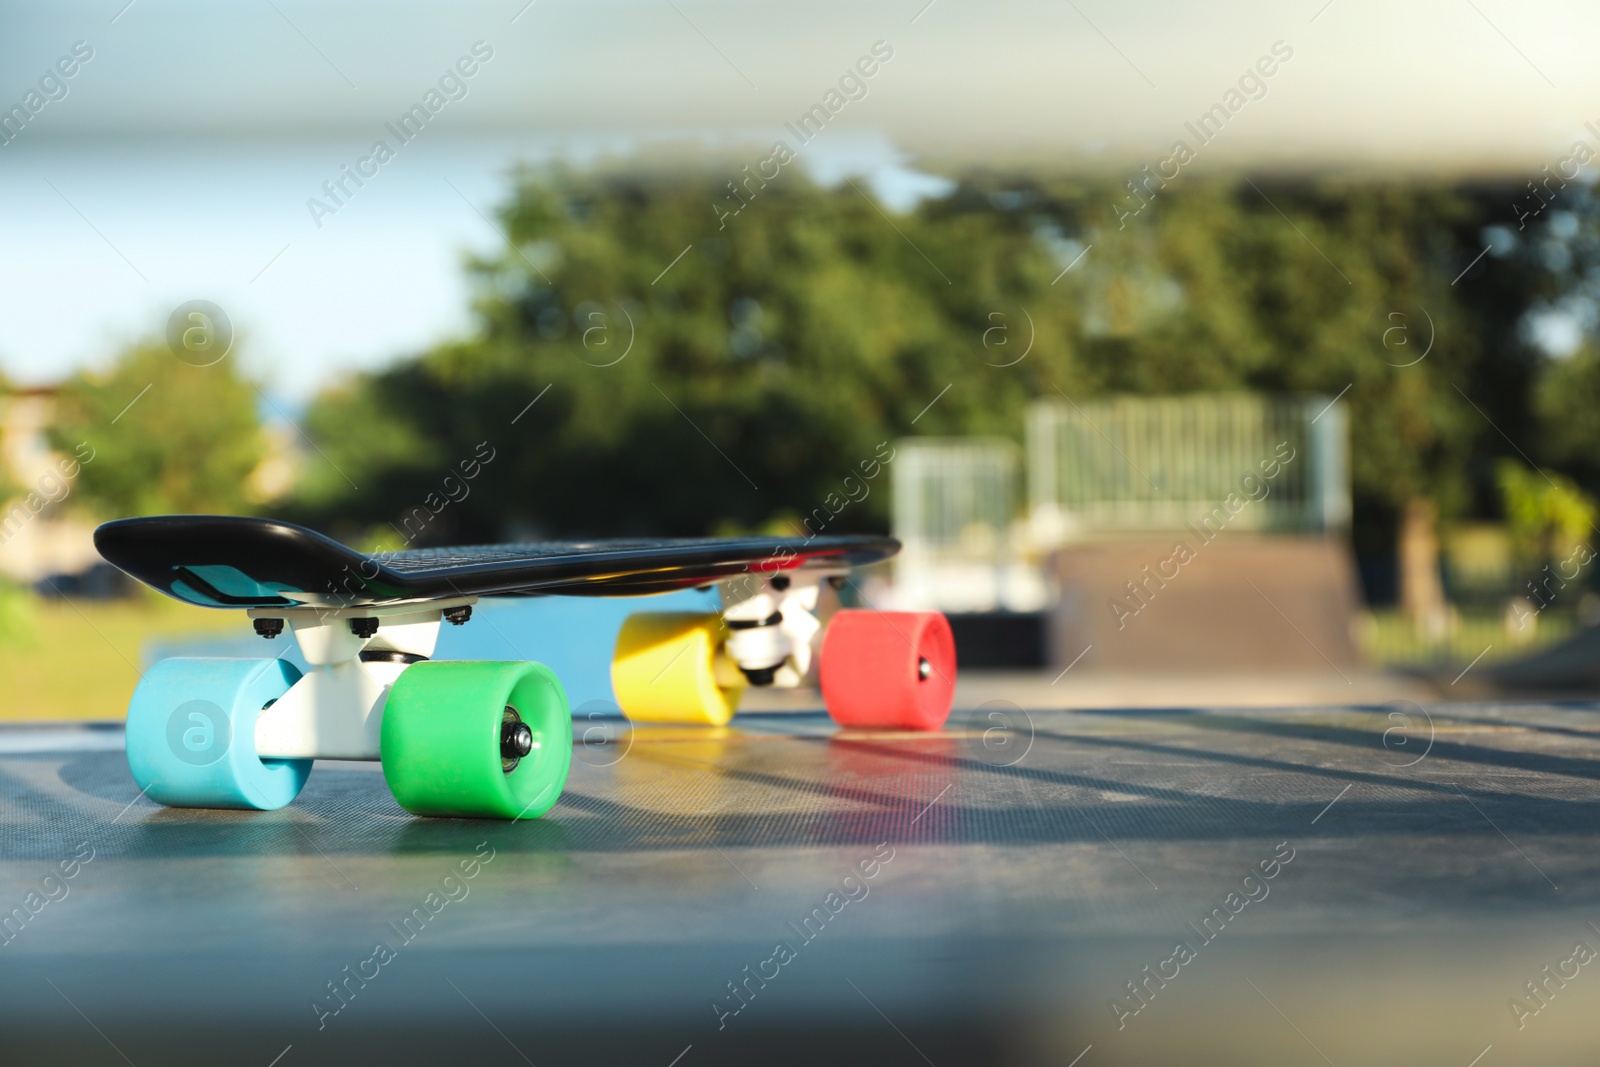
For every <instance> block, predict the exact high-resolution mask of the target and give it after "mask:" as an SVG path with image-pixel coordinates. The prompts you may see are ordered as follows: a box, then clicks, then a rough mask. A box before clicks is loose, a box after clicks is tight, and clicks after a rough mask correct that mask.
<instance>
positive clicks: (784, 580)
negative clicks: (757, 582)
mask: <svg viewBox="0 0 1600 1067" xmlns="http://www.w3.org/2000/svg"><path fill="white" fill-rule="evenodd" d="M772 588H774V589H776V590H777V591H778V592H780V593H781V592H783V591H784V590H785V589H787V588H789V576H788V575H787V574H776V575H773V577H772Z"/></svg>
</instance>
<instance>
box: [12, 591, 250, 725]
mask: <svg viewBox="0 0 1600 1067" xmlns="http://www.w3.org/2000/svg"><path fill="white" fill-rule="evenodd" d="M26 617H27V619H28V626H27V630H28V632H27V633H24V634H16V633H13V634H11V635H9V636H7V637H5V638H4V639H3V640H0V679H4V684H0V721H5V722H25V721H39V720H46V719H53V720H61V719H120V718H122V717H123V716H124V715H125V714H126V713H127V710H128V697H129V696H130V695H132V693H133V687H134V685H135V683H137V682H138V680H139V668H140V665H141V660H140V653H141V651H142V649H143V647H144V643H145V640H146V639H147V638H150V637H155V636H173V635H178V634H196V635H211V634H228V633H238V634H248V633H249V632H250V630H249V623H248V622H247V621H246V620H245V617H244V615H243V614H242V613H240V612H236V611H212V610H208V609H206V608H196V607H190V606H189V605H187V604H180V603H178V602H177V601H176V600H171V599H168V598H167V597H163V596H159V595H155V594H150V595H147V596H141V597H139V598H137V599H133V600H117V601H90V600H81V599H74V600H72V601H71V602H67V601H61V600H33V599H30V601H29V602H28V606H27V609H26Z"/></svg>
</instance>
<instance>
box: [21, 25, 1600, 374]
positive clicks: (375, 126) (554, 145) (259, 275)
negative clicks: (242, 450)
mask: <svg viewBox="0 0 1600 1067" xmlns="http://www.w3.org/2000/svg"><path fill="white" fill-rule="evenodd" d="M1597 30H1600V5H1594V4H1592V3H1590V4H1580V3H1576V2H1567V0H1561V2H1554V0H1547V2H1532V3H1512V2H1510V0H1437V2H1435V0H1417V2H1413V3H1406V4H1404V5H1399V4H1394V3H1392V2H1363V0H1332V2H1331V3H1330V2H1327V0H1308V2H1299V0H1276V2H1267V0H1230V2H1223V3H1209V4H1204V5H1200V4H1193V3H1175V2H1166V0H1163V2H1144V3H1138V2H1126V3H1118V2H1114V0H1074V2H1072V3H1066V2H1051V3H1043V2H1039V3H1035V2H1020V0H989V2H984V3H979V2H975V0H933V2H932V3H929V2H928V0H892V2H891V0H857V2H852V3H838V2H818V3H809V4H794V3H776V2H766V0H746V2H741V3H724V2H720V0H718V2H710V0H590V2H588V3H575V2H571V0H534V2H533V3H528V2H527V0H504V2H500V0H496V2H492V3H490V2H470V0H469V2H461V3H453V4H451V5H449V6H448V7H446V6H436V5H424V4H421V3H415V2H409V3H408V2H401V3H377V2H350V0H328V2H323V3H306V2H300V0H240V2H237V3H229V4H202V3H191V2H166V3H164V2H161V0H134V2H133V3H131V4H129V3H128V2H127V0H106V2H99V0H96V2H93V3H87V2H84V3H66V4H59V5H51V6H49V7H48V8H46V7H43V6H42V5H40V6H32V5H30V6H27V7H26V8H25V9H24V7H23V5H8V6H7V7H6V8H5V9H4V10H0V108H3V107H9V106H11V104H13V103H17V104H23V103H25V102H26V94H27V93H28V92H29V91H30V89H38V88H39V86H40V82H41V79H45V80H46V86H45V89H46V90H48V93H49V95H51V96H56V97H59V98H57V99H52V100H49V101H48V102H47V103H45V104H44V105H43V106H42V107H41V108H40V109H39V110H38V113H37V114H34V115H32V116H31V117H30V119H29V121H28V122H27V123H26V124H25V125H24V126H23V127H22V129H21V131H20V132H19V133H16V134H15V136H14V137H12V139H11V140H10V141H9V142H8V143H5V144H0V205H3V207H0V212H3V213H0V370H3V371H4V372H5V373H6V374H7V375H9V376H11V377H12V378H13V379H16V380H19V381H22V382H26V383H47V382H50V381H54V380H57V379H59V378H60V377H62V376H63V375H65V374H68V373H70V372H72V371H73V370H75V369H77V368H79V367H82V366H85V365H92V364H94V363H96V362H102V361H104V360H105V359H107V358H108V357H109V356H110V355H111V354H112V353H113V352H115V350H116V348H117V347H118V346H119V345H121V344H124V343H126V342H128V341H130V340H133V339H135V338H138V337H142V336H154V335H159V334H160V333H161V332H162V331H163V329H164V326H165V322H166V320H167V317H168V316H169V315H170V313H171V312H172V310H173V309H174V308H176V307H178V306H179V305H180V304H183V303H184V302H186V301H190V300H195V299H206V300H211V301H213V302H215V303H216V304H218V305H219V306H221V307H222V308H224V309H225V310H226V311H227V313H228V315H229V316H230V318H231V319H232V321H233V323H234V326H235V329H236V330H237V332H238V336H239V340H238V343H237V346H236V351H237V356H236V358H238V359H240V360H241V361H243V363H244V364H245V366H246V367H247V368H248V369H249V370H250V371H251V372H252V373H254V374H256V375H257V376H259V377H261V378H263V379H264V380H266V381H267V383H268V385H269V387H270V388H271V389H272V390H274V391H275V392H277V393H278V394H280V395H282V396H285V397H289V398H297V399H304V398H306V397H308V396H309V395H310V394H311V393H313V392H314V391H315V390H316V389H317V388H319V387H321V386H322V385H324V384H326V383H327V382H329V381H330V380H332V379H333V378H335V377H337V376H338V375H339V374H340V373H345V372H349V371H351V370H355V369H359V368H367V367H374V366H378V365H381V364H383V363H385V362H387V361H389V360H393V359H395V358H399V357H401V356H404V355H407V354H410V353H414V352H416V351H419V350H421V349H423V348H425V347H427V346H428V345H429V344H431V343H434V342H436V341H438V340H441V339H443V338H447V337H450V336H453V335H459V334H461V333H463V332H465V331H467V330H469V329H470V327H471V322H470V316H469V313H468V300H469V297H470V294H469V292H468V290H467V288H466V283H465V278H464V276H463V273H462V271H461V262H462V257H463V254H464V253H465V252H466V251H468V250H479V251H486V250H489V249H492V248H494V247H495V246H496V245H498V244H500V243H501V242H502V238H501V237H500V235H499V233H498V231H497V229H496V227H495V224H494V222H493V221H492V220H493V218H494V211H495V208H496V206H497V205H498V204H500V203H501V202H502V201H503V200H504V199H505V197H506V195H507V190H508V178H507V175H508V174H509V172H510V171H511V169H512V168H513V167H514V166H515V165H517V164H518V163H535V164H538V163H541V162H549V161H552V160H564V161H568V162H574V163H578V164H582V163H584V162H585V161H593V160H595V159H599V158H606V157H610V158H616V157H621V158H624V159H626V158H628V157H630V156H635V155H644V156H646V157H649V156H652V155H656V154H660V153H663V152H669V151H672V152H678V153H682V152H703V153H722V154H733V155H738V154H739V153H740V152H741V151H743V150H744V147H745V146H766V145H770V144H771V142H772V141H773V140H775V139H783V140H785V141H786V142H788V143H790V144H791V145H794V144H795V140H794V138H793V136H792V134H791V133H789V132H787V127H786V126H785V124H786V123H793V122H794V121H795V120H796V119H797V118H798V117H799V116H800V115H801V114H803V113H804V112H805V111H806V110H807V109H808V108H810V107H811V106H812V105H813V104H816V103H818V102H820V101H822V100H823V99H824V96H825V94H826V93H827V92H828V91H829V90H830V89H832V88H834V87H835V86H837V85H838V83H839V79H840V77H841V76H842V75H843V74H844V73H845V72H846V71H847V70H848V69H850V68H852V67H853V66H854V65H855V64H857V63H858V61H860V60H861V59H862V58H863V57H868V56H871V55H872V54H873V50H874V48H876V49H877V52H878V55H879V56H882V55H883V54H884V53H885V52H887V53H888V57H887V58H883V59H880V60H879V61H878V62H877V63H876V64H875V70H874V72H873V74H872V76H871V77H870V78H865V79H863V80H862V84H863V86H864V89H863V92H864V95H861V98H860V99H856V100H852V101H851V102H850V103H849V104H848V106H846V107H845V108H844V109H843V110H842V111H841V113H840V114H839V116H838V118H837V119H836V120H834V121H833V122H831V123H830V125H829V126H828V128H827V130H826V131H825V133H824V134H823V135H822V136H819V137H817V138H816V139H815V140H814V141H812V142H811V143H810V144H807V145H806V146H805V147H804V150H803V151H802V152H801V153H800V161H801V163H802V165H803V166H804V167H805V168H806V169H807V170H808V171H809V172H810V173H812V174H813V175H814V176H815V177H817V178H818V179H819V180H823V181H825V182H833V181H838V180H840V179H842V177H844V176H845V175H847V174H850V175H859V176H861V177H863V178H865V179H866V183H867V184H868V185H869V187H870V188H871V189H872V190H873V191H874V192H875V193H876V195H878V196H879V197H880V198H881V199H883V200H884V201H885V203H886V205H887V206H889V207H890V208H891V209H892V210H904V209H906V208H908V207H910V206H911V205H912V204H914V203H915V201H916V199H917V198H918V197H919V196H923V195H930V194H935V193H937V192H938V190H939V188H940V183H939V182H938V181H936V180H933V179H931V178H929V177H928V176H927V175H928V173H930V172H937V173H949V172H951V171H952V170H954V169H959V168H961V167H964V166H973V165H986V166H996V165H998V166H1004V165H1011V164H1019V163H1020V164H1035V163H1048V164H1051V165H1061V166H1076V167H1086V168H1097V169H1108V170H1113V171H1116V170H1127V171H1129V172H1130V173H1131V172H1132V170H1133V169H1135V168H1136V167H1137V166H1138V165H1139V164H1140V163H1145V162H1149V163H1155V162H1156V161H1158V160H1160V159H1162V158H1164V157H1165V156H1166V155H1167V154H1168V152H1169V149H1170V146H1171V144H1172V142H1173V141H1174V140H1175V139H1178V138H1184V139H1185V140H1191V141H1192V140H1193V138H1192V137H1191V136H1190V135H1188V134H1187V133H1186V130H1187V129H1188V126H1186V125H1185V124H1186V123H1187V124H1190V125H1192V124H1193V123H1194V122H1196V121H1197V120H1198V118H1199V117H1200V116H1201V115H1202V114H1204V113H1205V112H1206V111H1207V110H1208V109H1209V108H1210V107H1211V105H1212V104H1214V103H1217V102H1219V101H1222V100H1224V98H1225V94H1227V93H1228V92H1229V90H1230V89H1234V88H1236V87H1238V86H1239V85H1240V80H1241V78H1244V77H1246V76H1247V74H1248V72H1250V71H1252V70H1265V69H1267V68H1270V69H1271V70H1272V73H1271V75H1270V76H1267V75H1261V76H1260V77H1259V78H1253V79H1252V80H1251V81H1249V82H1248V83H1246V85H1245V87H1244V88H1245V91H1246V92H1248V93H1249V98H1248V99H1247V103H1246V104H1245V105H1244V106H1243V107H1242V108H1240V109H1239V110H1238V112H1237V114H1235V115H1234V116H1233V117H1232V119H1231V120H1230V121H1229V123H1228V125H1227V126H1226V127H1225V129H1224V130H1223V131H1222V132H1221V133H1220V134H1218V135H1216V137H1215V138H1214V140H1213V141H1212V142H1211V143H1209V144H1206V145H1205V146H1204V147H1203V149H1202V150H1201V151H1200V153H1199V154H1198V158H1197V159H1196V161H1195V162H1194V163H1192V164H1190V165H1189V166H1188V167H1187V168H1185V172H1186V173H1194V172H1197V171H1198V170H1199V169H1211V170H1213V171H1216V172H1224V171H1228V170H1230V169H1237V168H1245V167H1250V168H1290V169H1295V170H1301V171H1324V170H1351V169H1355V170H1379V171H1393V170H1397V169H1403V170H1407V171H1412V172H1429V173H1432V172H1439V173H1447V174H1463V173H1480V172H1495V173H1499V174H1513V175H1515V174H1522V173H1527V174H1528V175H1529V176H1530V177H1532V176H1534V175H1536V174H1537V173H1538V172H1539V168H1540V167H1541V166H1543V165H1544V164H1546V163H1551V164H1553V163H1554V162H1555V161H1556V160H1557V159H1559V158H1561V157H1562V156H1563V155H1564V154H1565V149H1566V147H1567V146H1568V145H1570V144H1571V143H1572V141H1573V140H1574V139H1575V138H1577V137H1580V136H1582V137H1586V138H1588V139H1589V141H1590V142H1591V144H1600V133H1596V134H1590V133H1587V132H1586V130H1585V128H1584V124H1585V123H1586V122H1593V123H1594V124H1595V126H1596V129H1597V130H1600V66H1597V65H1596V64H1594V63H1593V61H1592V49H1589V48H1588V47H1587V43H1588V42H1592V41H1594V40H1596V39H1600V36H1597V32H1596V31H1597ZM79 42H82V43H81V44H80V43H79ZM74 48H77V50H78V52H79V53H80V55H81V54H83V53H85V52H87V51H88V50H92V56H91V57H90V58H88V59H87V60H85V61H79V62H77V63H76V64H74V63H72V62H71V59H72V55H73V51H74ZM474 48H476V49H477V54H476V55H475V54H474ZM63 58H66V59H67V60H68V62H67V64H66V66H69V67H74V72H73V74H72V76H71V77H63V78H60V80H59V81H56V80H55V79H54V78H53V77H51V75H50V74H49V72H50V71H52V70H55V69H56V67H55V65H56V64H57V62H58V61H59V60H62V59H63ZM457 64H463V66H462V67H458V66H457ZM466 67H470V68H472V70H473V72H472V74H471V75H470V76H466V75H462V74H460V73H459V71H460V70H461V69H465V68H466ZM451 71H457V74H456V75H455V77H454V78H453V79H452V80H451V81H449V82H448V83H447V85H446V87H445V90H444V91H445V93H447V94H448V95H449V96H451V97H458V98H452V99H447V100H446V102H445V103H444V105H443V106H442V108H441V109H440V110H439V112H438V114H437V115H435V116H434V117H433V118H432V119H430V121H429V123H428V126H427V128H426V129H425V130H423V132H422V133H420V134H419V135H418V136H416V138H415V139H414V140H413V141H411V142H409V143H406V144H404V145H403V146H401V147H400V148H399V150H398V151H397V152H396V153H395V157H394V159H393V160H391V161H390V162H388V163H385V164H383V165H382V166H381V167H379V168H378V171H377V174H376V176H374V177H372V178H371V179H370V180H369V181H368V182H367V183H366V184H365V185H363V186H362V187H361V188H360V189H359V190H357V191H356V192H355V194H354V195H352V196H350V197H349V198H348V199H347V201H346V202H344V203H342V204H339V205H337V210H336V211H333V212H325V213H323V214H322V215H321V216H320V217H315V216H314V215H313V212H312V211H311V210H310V208H309V207H308V200H310V199H311V198H314V197H315V198H319V199H321V200H322V201H323V203H324V204H328V203H329V201H328V199H327V198H326V196H325V194H324V193H323V190H322V186H323V183H324V182H326V181H328V180H329V179H331V178H335V177H337V176H338V174H339V171H340V167H341V166H343V165H349V166H355V165H356V163H357V161H358V160H360V159H362V158H363V157H364V156H366V155H367V154H368V152H369V151H370V146H371V145H372V143H373V142H374V141H375V140H377V139H379V138H385V139H386V140H388V141H391V142H393V144H395V145H398V144H399V141H398V139H396V138H394V137H393V136H392V135H391V134H389V133H387V132H386V127H385V124H386V123H393V122H394V121H396V120H397V118H398V117H399V116H400V115H401V114H402V113H404V112H405V111H406V109H407V108H409V107H410V106H411V105H412V104H414V103H417V102H421V101H423V100H424V98H425V94H426V93H427V92H428V91H429V90H431V89H435V88H436V87H439V86H440V81H441V78H446V77H450V72H451ZM58 74H59V71H58ZM63 94H64V95H63ZM1196 143H1198V142H1196ZM709 210H710V209H709V207H708V212H709Z"/></svg>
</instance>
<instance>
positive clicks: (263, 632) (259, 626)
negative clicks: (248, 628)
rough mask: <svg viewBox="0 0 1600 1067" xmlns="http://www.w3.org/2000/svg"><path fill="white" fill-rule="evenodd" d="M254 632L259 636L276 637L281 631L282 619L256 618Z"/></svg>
mask: <svg viewBox="0 0 1600 1067" xmlns="http://www.w3.org/2000/svg"><path fill="white" fill-rule="evenodd" d="M255 622H256V634H257V635H258V636H260V637H269V638H270V637H277V636H278V635H279V634H281V633H283V620H282V619H257V620H256V621H255Z"/></svg>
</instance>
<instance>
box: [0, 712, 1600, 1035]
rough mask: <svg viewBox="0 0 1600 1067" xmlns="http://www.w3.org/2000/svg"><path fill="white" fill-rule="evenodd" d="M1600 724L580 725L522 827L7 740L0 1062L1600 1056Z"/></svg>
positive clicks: (1174, 719) (1308, 720) (769, 718)
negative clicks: (234, 787) (195, 788)
mask: <svg viewBox="0 0 1600 1067" xmlns="http://www.w3.org/2000/svg"><path fill="white" fill-rule="evenodd" d="M1596 710H1597V709H1596V707H1595V706H1592V705H1587V704H1543V705H1518V706H1502V705H1483V706H1466V707H1463V706H1452V707H1448V708H1445V707H1437V708H1430V709H1427V710H1426V711H1425V710H1423V709H1421V708H1417V707H1416V706H1414V705H1410V706H1403V707H1400V706H1397V707H1387V706H1386V707H1377V706H1375V707H1370V708H1336V709H1322V710H1310V711H1307V710H1296V711H1287V710H1272V709H1267V710H1261V709H1256V710H1250V711H1229V710H1223V709H1209V710H1205V709H1170V710H1155V711H1139V712H1117V711H1104V712H1093V711H1087V712H1085V711H1077V712H1065V711H1037V710H1036V711H1031V712H1025V711H1022V710H1020V709H1018V708H1016V707H1015V706H1014V705H1005V704H1004V703H1003V702H991V705H989V706H986V707H984V708H979V709H971V710H966V711H958V712H957V714H956V715H955V716H954V717H953V719H952V723H951V726H950V728H949V729H948V730H946V731H944V732H942V733H939V734H933V735H913V734H906V733H896V732H881V733H865V734H846V733H841V732H839V731H837V730H836V729H835V728H834V727H833V725H832V724H831V723H830V722H829V720H828V719H827V718H826V716H825V715H823V714H822V713H820V712H800V713H766V714H752V715H746V716H742V717H740V718H739V719H736V720H735V722H734V725H733V726H731V727H729V728H726V729H696V728H666V727H656V728H640V729H639V730H638V731H636V732H635V733H634V734H632V735H631V736H630V735H627V734H626V733H624V732H622V731H623V729H624V728H623V727H621V726H620V725H619V724H616V723H608V724H607V723H602V724H596V723H593V722H582V721H580V723H578V724H577V725H578V726H579V733H580V735H583V737H580V741H579V744H578V746H577V749H576V751H575V755H574V761H573V769H572V777H571V780H570V782H569V785H568V788H567V791H566V793H565V795H564V796H563V798H562V800H561V802H560V803H559V804H558V805H557V806H556V807H555V808H554V809H553V810H552V811H551V812H550V814H549V815H548V816H546V817H545V818H544V819H541V820H538V821H532V822H523V823H516V824H505V823H491V822H473V821H461V820H443V819H416V818H413V817H411V816H409V815H407V814H406V813H405V812H403V811H402V810H401V809H400V808H399V807H398V806H397V805H396V804H395V803H394V801H393V799H392V798H391V797H390V795H389V793H388V791H387V789H386V788H385V786H384V783H383V778H382V774H381V772H380V771H379V770H378V768H377V767H376V766H375V765H365V764H337V763H321V764H318V766H317V768H316V770H315V771H314V773H313V774H312V777H311V780H310V784H309V785H308V786H307V788H306V790H305V792H304V793H303V794H302V795H301V796H300V798H299V799H298V800H297V801H296V802H295V803H294V804H293V805H292V806H290V807H289V808H286V809H284V810H282V811H277V812H267V813H244V812H220V811H195V810H183V809H164V808H160V807H158V806H156V805H155V804H153V803H151V802H150V801H148V800H146V799H143V798H141V797H140V796H139V794H138V790H137V789H136V787H135V786H134V784H133V782H132V779H131V778H130V777H129V774H128V771H127V768H126V765H125V763H124V759H123V754H122V751H121V733H120V729H119V728H117V727H115V726H106V727H96V728H81V727H61V728H43V727H32V728H18V727H13V728H5V729H0V909H3V912H4V915H5V916H8V918H7V919H6V925H4V927H3V933H0V938H4V941H3V944H0V1063H4V1064H7V1065H10V1064H33V1063H41V1064H42V1063H52V1064H55V1063H85V1064H97V1063H105V1064H122V1063H132V1064H137V1065H139V1067H144V1065H146V1064H188V1063H194V1064H214V1063H229V1064H234V1063H238V1064H259V1065H261V1067H267V1065H269V1064H278V1065H279V1067H295V1065H299V1064H310V1063H318V1064H320V1063H330V1064H332V1063H340V1064H345V1063H369V1062H371V1063H377V1062H390V1063H460V1062H481V1063H495V1064H500V1063H503V1064H517V1063H534V1064H538V1065H540V1067H544V1065H547V1064H579V1063H604V1064H610V1063H639V1064H650V1065H658V1067H672V1065H677V1067H697V1065H701V1064H712V1063H718V1064H720V1063H841V1062H851V1063H854V1062H862V1063H868V1062H870V1063H873V1064H934V1065H937V1067H952V1065H959V1064H996V1063H1018V1064H1032V1063H1039V1064H1059V1065H1067V1064H1072V1063H1077V1064H1080V1065H1081V1067H1097V1065H1100V1064H1142V1063H1184V1064H1241V1063H1250V1064H1254V1063H1260V1064H1325V1063H1331V1064H1338V1065H1341V1067H1342V1065H1345V1064H1406V1065H1416V1064H1441V1065H1450V1067H1467V1065H1468V1064H1478V1065H1479V1067H1496V1065H1498V1064H1509V1063H1519V1064H1544V1063H1549V1064H1566V1063H1592V1062H1595V1061H1596V1060H1597V1059H1600V1031H1597V1030H1596V1028H1595V1025H1594V1019H1595V1018H1596V1009H1597V1008H1600V961H1596V962H1590V958H1589V957H1592V956H1593V954H1594V953H1595V952H1596V951H1600V855H1597V851H1596V847H1595V846H1596V838H1597V828H1600V718H1597V716H1596ZM604 737H609V738H610V740H609V741H608V742H607V743H604V744H602V743H598V742H599V741H600V740H601V739H602V738H604ZM585 739H586V740H585ZM586 742H587V743H586ZM68 871H70V872H71V873H70V877H69V876H67V875H66V872H68ZM1547 968H1548V969H1547ZM1529 983H1535V984H1534V985H1533V986H1532V988H1531V989H1530V988H1529V985H1528V984H1529ZM1078 1057H1081V1059H1079V1058H1078ZM1475 1057H1481V1059H1475Z"/></svg>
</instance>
